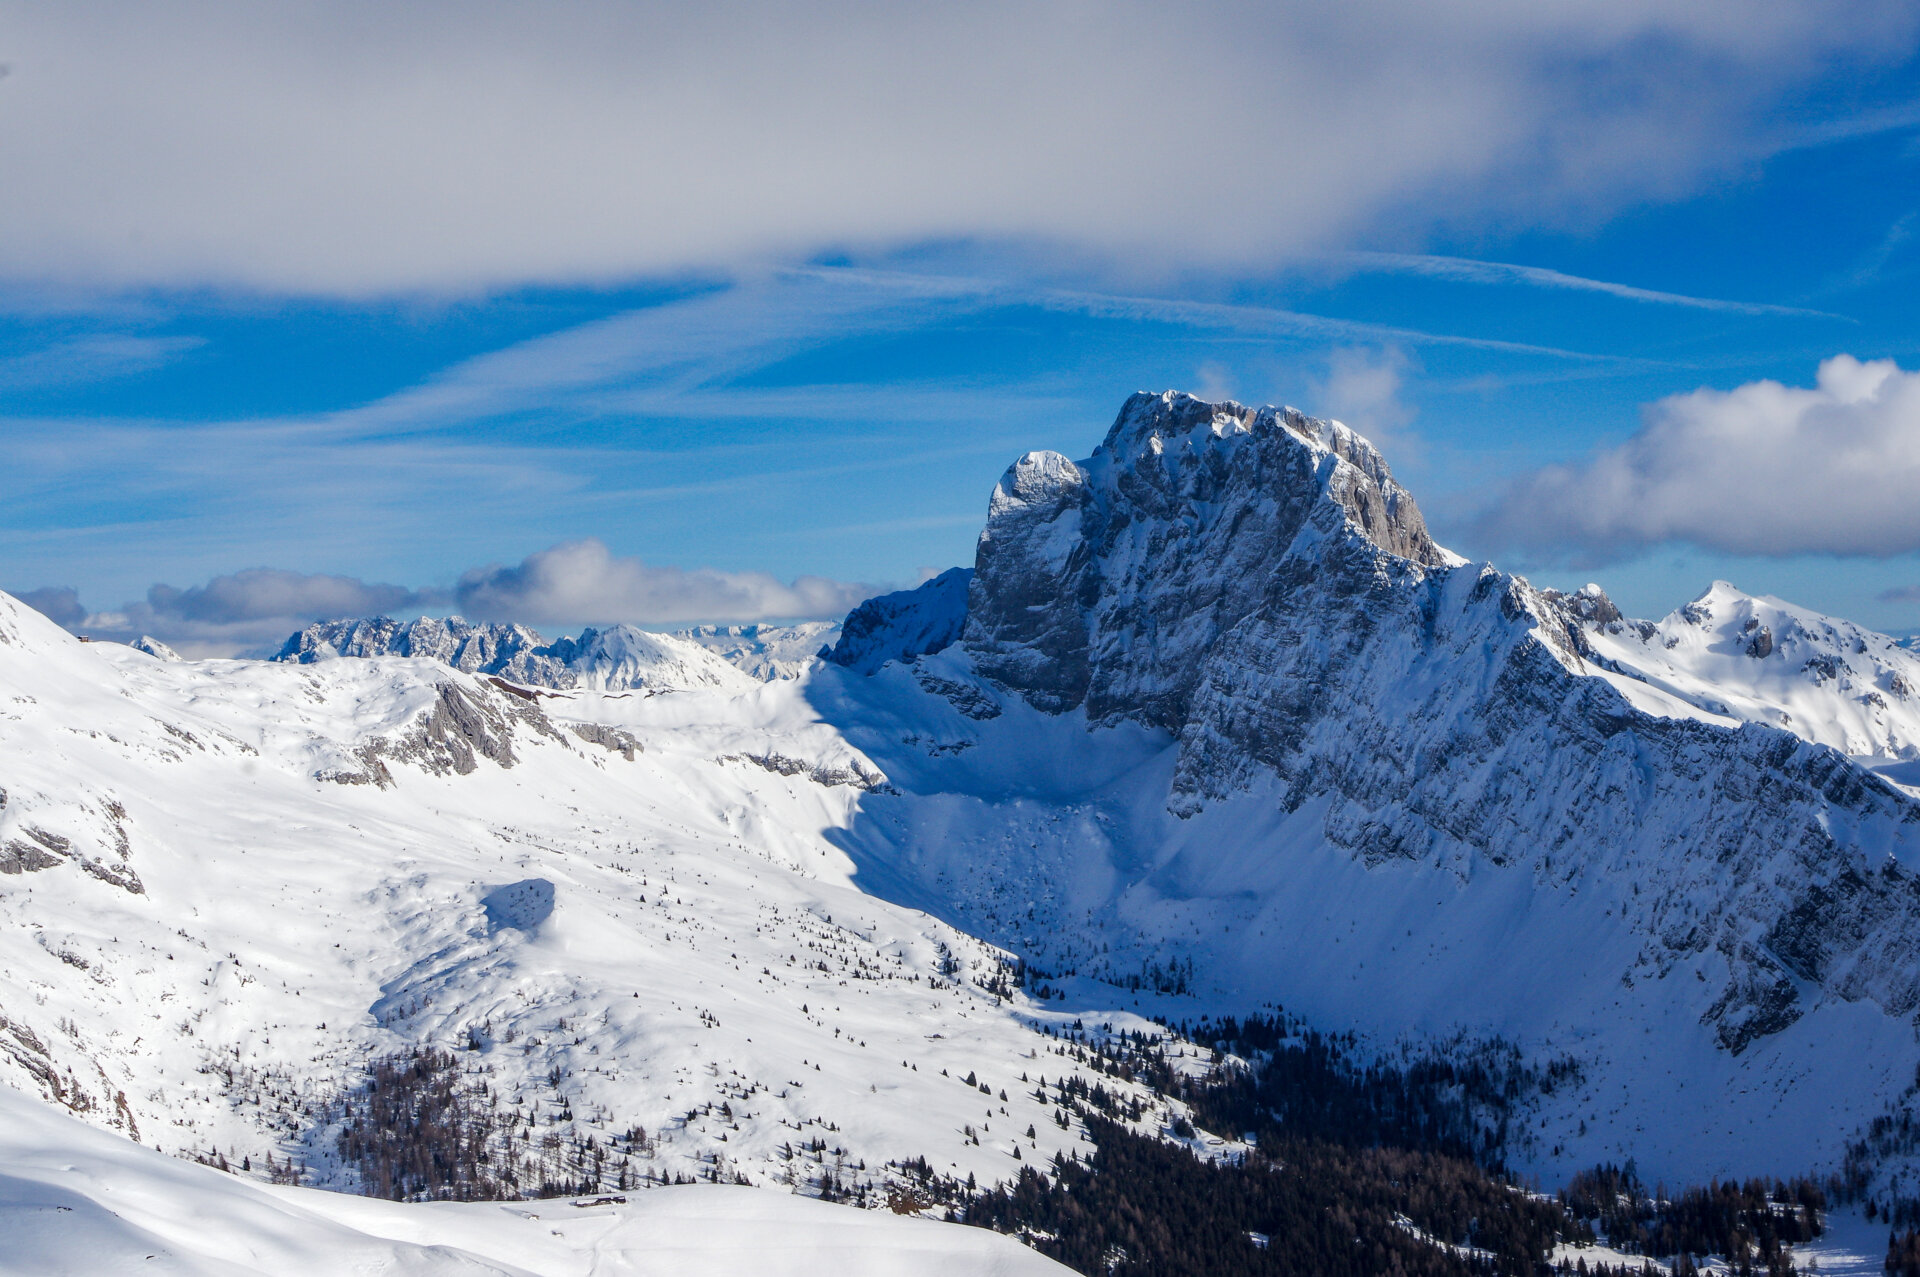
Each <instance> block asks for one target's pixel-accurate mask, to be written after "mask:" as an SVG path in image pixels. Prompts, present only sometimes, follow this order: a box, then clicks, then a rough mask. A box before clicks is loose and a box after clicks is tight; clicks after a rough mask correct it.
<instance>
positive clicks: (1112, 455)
mask: <svg viewBox="0 0 1920 1277" xmlns="http://www.w3.org/2000/svg"><path fill="white" fill-rule="evenodd" d="M1287 443H1295V444H1298V445H1304V446H1305V448H1306V449H1307V451H1308V452H1309V454H1310V455H1311V457H1312V460H1313V464H1312V465H1311V466H1310V467H1308V468H1307V469H1306V471H1305V472H1304V473H1300V474H1287V473H1284V472H1276V471H1274V470H1273V469H1271V468H1270V467H1254V468H1252V470H1251V471H1250V472H1248V473H1245V474H1243V476H1242V477H1243V479H1244V478H1248V477H1252V478H1257V479H1264V480H1266V481H1267V482H1273V481H1275V480H1279V481H1282V482H1293V483H1299V482H1306V483H1310V484H1312V485H1313V486H1315V487H1317V488H1319V489H1320V490H1321V491H1323V492H1324V493H1325V495H1326V496H1327V497H1329V498H1330V499H1331V500H1333V501H1334V502H1335V503H1336V504H1338V505H1339V506H1340V507H1341V508H1342V509H1344V510H1345V512H1346V513H1347V515H1348V517H1349V518H1350V519H1351V520H1352V522H1353V524H1354V526H1355V528H1356V530H1358V531H1359V532H1360V533H1362V534H1363V535H1364V536H1366V537H1367V538H1368V539H1370V540H1371V541H1373V542H1374V543H1375V544H1376V545H1378V546H1379V547H1380V548H1381V549H1383V550H1386V551H1387V552H1389V553H1391V554H1395V555H1398V556H1400V557H1402V558H1407V559H1412V560H1414V561H1416V562H1420V563H1425V564H1429V565H1434V566H1438V565H1441V564H1443V563H1447V562H1449V561H1453V556H1450V555H1449V554H1448V553H1447V552H1446V551H1445V550H1443V549H1441V548H1440V547H1439V546H1437V545H1435V544H1434V542H1433V539H1432V537H1431V536H1429V535H1428V533H1427V528H1426V521H1425V520H1424V519H1423V518H1422V517H1421V514H1420V510H1419V507H1418V506H1417V505H1416V504H1415V502H1414V500H1413V497H1412V495H1411V494H1410V493H1408V492H1407V491H1406V490H1405V489H1404V488H1402V487H1401V486H1400V485H1399V484H1398V483H1397V482H1396V481H1395V480H1394V478H1393V474H1392V472H1391V471H1390V470H1389V469H1388V467H1387V462H1386V458H1385V457H1383V456H1382V455H1381V453H1380V450H1379V449H1378V448H1376V447H1374V446H1373V444H1372V443H1371V442H1370V441H1369V440H1367V439H1366V438H1365V437H1364V436H1362V435H1360V434H1358V433H1356V432H1355V431H1353V430H1352V429H1350V428H1348V427H1347V426H1345V425H1343V424H1341V423H1340V422H1337V421H1328V420H1323V419H1321V418H1317V417H1309V416H1307V415H1306V414H1305V413H1302V412H1301V411H1299V410H1298V409H1296V408H1283V407H1276V406H1274V405H1271V404H1270V405H1268V406H1266V407H1263V408H1250V407H1247V406H1246V405H1244V404H1240V403H1235V402H1233V401H1232V400H1222V401H1220V402H1217V403H1216V402H1209V401H1207V400H1204V399H1199V398H1196V397H1195V396H1193V395H1189V394H1184V393H1182V392H1179V391H1172V390H1169V391H1164V392H1162V393H1160V394H1157V395H1156V394H1149V393H1146V392H1141V393H1138V394H1135V395H1134V396H1132V397H1131V398H1129V399H1128V400H1127V402H1126V403H1125V404H1124V405H1122V406H1121V409H1120V414H1119V416H1118V417H1117V418H1115V420H1114V423H1113V426H1112V427H1111V428H1110V429H1109V430H1108V431H1107V436H1106V439H1105V440H1104V441H1103V442H1102V443H1101V445H1100V447H1099V448H1098V449H1097V450H1096V451H1095V453H1094V456H1093V458H1092V460H1091V461H1090V462H1089V463H1088V464H1089V466H1101V465H1103V464H1113V465H1117V466H1119V467H1120V468H1122V469H1123V470H1128V471H1131V472H1134V473H1136V474H1138V473H1140V472H1142V471H1143V470H1144V471H1149V472H1151V471H1154V470H1162V469H1168V470H1171V471H1172V472H1174V473H1175V474H1177V473H1178V472H1179V471H1181V470H1185V469H1188V468H1191V467H1202V468H1206V469H1209V470H1212V471H1215V472H1219V471H1220V470H1222V469H1223V468H1232V467H1233V465H1234V462H1233V461H1232V460H1231V458H1233V457H1235V456H1236V455H1237V454H1238V453H1240V452H1241V451H1242V450H1243V449H1247V448H1253V449H1255V450H1269V451H1274V450H1278V451H1285V445H1286V444H1287ZM1149 481H1151V480H1149Z"/></svg>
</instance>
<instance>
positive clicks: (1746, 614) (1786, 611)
mask: <svg viewBox="0 0 1920 1277" xmlns="http://www.w3.org/2000/svg"><path fill="white" fill-rule="evenodd" d="M1593 620H1594V621H1595V622H1596V623H1595V624H1593V625H1592V626H1591V627H1590V634H1589V639H1590V641H1591V642H1592V644H1593V646H1594V649H1595V651H1596V652H1598V653H1599V655H1600V656H1601V657H1602V658H1603V660H1604V661H1605V662H1607V663H1608V664H1609V665H1611V666H1612V667H1613V668H1615V669H1617V670H1619V671H1620V672H1622V673H1626V674H1628V675H1630V676H1631V677H1633V678H1636V679H1638V680H1640V681H1642V682H1644V683H1646V684H1648V685H1649V686H1652V687H1655V688H1658V689H1659V690H1661V691H1663V692H1665V693H1667V694H1668V695H1670V696H1673V697H1676V698H1678V699H1679V700H1680V701H1682V702H1684V703H1685V705H1686V706H1690V707H1692V709H1693V710H1695V711H1698V713H1699V714H1700V715H1701V716H1704V717H1706V718H1708V719H1709V720H1716V719H1717V720H1719V721H1723V722H1724V721H1733V722H1755V723H1766V724H1769V725H1771V726H1774V727H1779V728H1783V729H1784V730H1786V731H1790V732H1792V733H1794V734H1795V735H1796V736H1800V737H1802V738H1803V739H1806V740H1810V741H1814V742H1816V743H1818V744H1822V745H1831V746H1833V747H1834V748H1835V749H1838V750H1840V751H1842V752H1843V753H1848V754H1853V755H1858V756H1868V757H1879V758H1886V759H1899V760H1911V759H1915V758H1920V655H1916V654H1915V653H1913V652H1911V651H1908V650H1907V649H1905V648H1903V647H1901V646H1900V644H1899V643H1898V642H1896V641H1895V640H1894V639H1892V638H1890V637H1889V636H1887V635H1885V634H1879V633H1876V632H1874V631H1872V630H1869V629H1866V628H1865V627H1863V626H1860V625H1856V624H1854V623H1853V622H1852V621H1846V620H1841V619H1839V618H1837V617H1831V616H1825V615H1822V614H1821V613H1819V612H1815V611H1813V610H1811V609H1809V608H1803V607H1796V606H1795V605H1794V604H1791V603H1788V602H1785V601H1784V600H1781V599H1777V598H1773V597H1770V596H1767V595H1752V594H1747V593H1745V592H1744V591H1742V590H1740V589H1738V588H1737V587H1735V586H1734V585H1732V584H1731V583H1729V582H1726V581H1715V582H1714V583H1713V584H1712V585H1711V586H1709V587H1708V588H1707V589H1706V590H1705V591H1704V592H1702V593H1701V595H1700V596H1699V597H1698V598H1696V599H1694V600H1693V601H1692V602H1690V603H1687V604H1686V605H1685V606H1683V607H1680V608H1678V609H1676V610H1674V611H1673V612H1671V613H1669V614H1668V615H1667V616H1666V617H1665V618H1663V619H1662V620H1659V621H1651V622H1650V621H1632V620H1628V619H1626V618H1623V617H1619V616H1617V615H1616V616H1615V617H1614V618H1612V619H1610V620H1604V619H1601V618H1598V617H1596V618H1593Z"/></svg>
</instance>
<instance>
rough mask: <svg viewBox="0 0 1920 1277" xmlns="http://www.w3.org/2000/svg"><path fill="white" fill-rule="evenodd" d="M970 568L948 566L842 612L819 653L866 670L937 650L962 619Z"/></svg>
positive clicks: (951, 638)
mask: <svg viewBox="0 0 1920 1277" xmlns="http://www.w3.org/2000/svg"><path fill="white" fill-rule="evenodd" d="M972 577H973V573H972V572H970V571H968V570H967V569H966V568H948V569H947V570H946V571H945V572H942V573H941V574H940V575H939V576H936V577H934V578H933V579H932V580H931V581H928V582H926V583H925V584H923V585H921V586H920V587H919V588H918V589H913V590H898V591H895V592H894V593H892V594H881V595H878V596H876V597H874V598H871V599H868V600H867V601H866V602H864V603H862V604H861V605H860V606H859V607H856V608H855V609H853V611H851V612H849V613H848V614H847V619H846V620H845V621H844V622H842V623H841V626H840V635H839V639H838V641H837V642H835V643H834V645H833V647H832V648H831V649H829V650H828V651H826V652H825V653H823V656H824V657H825V658H826V659H827V660H829V661H832V662H833V663H834V664H835V665H843V666H845V667H846V668H848V669H850V670H853V671H855V672H856V673H860V674H871V673H873V672H874V671H875V670H878V669H879V668H880V667H881V666H882V665H885V664H886V663H887V662H888V661H911V660H912V659H913V658H914V657H916V656H926V655H929V654H931V653H934V652H939V651H943V650H944V649H945V648H946V647H947V646H948V645H949V644H951V643H952V642H953V641H954V640H955V639H958V638H959V637H960V631H961V629H962V627H963V626H965V625H966V621H967V585H968V582H969V581H970V580H971V579H972Z"/></svg>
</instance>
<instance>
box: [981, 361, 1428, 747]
mask: <svg viewBox="0 0 1920 1277" xmlns="http://www.w3.org/2000/svg"><path fill="white" fill-rule="evenodd" d="M1349 524H1351V525H1353V526H1354V527H1356V528H1358V529H1361V530H1362V532H1363V533H1364V535H1363V536H1361V537H1359V538H1357V539H1349V541H1350V548H1351V550H1352V551H1353V552H1354V553H1355V554H1356V555H1357V556H1358V560H1357V561H1356V562H1355V563H1353V564H1351V565H1349V568H1350V569H1351V570H1350V571H1349V572H1348V573H1347V575H1348V576H1350V577H1354V578H1355V579H1359V580H1367V579H1370V578H1371V576H1372V575H1375V574H1385V575H1389V576H1391V575H1394V574H1401V575H1405V574H1407V573H1413V574H1415V575H1417V574H1418V573H1419V571H1420V570H1421V569H1423V568H1427V567H1436V566H1439V565H1441V564H1443V563H1445V562H1446V561H1447V559H1446V555H1445V552H1444V551H1442V550H1441V549H1440V548H1439V547H1438V546H1436V545H1435V544H1434V543H1433V539H1432V538H1431V537H1430V536H1429V535H1428V534H1427V530H1426V525H1425V522H1424V521H1423V520H1422V519H1421V517H1420V511H1419V509H1418V508H1417V507H1416V506H1415V505H1414V502H1413V499H1412V498H1411V497H1410V496H1408V495H1407V494H1406V493H1405V492H1404V491H1403V490H1402V489H1401V488H1400V487H1399V485H1397V484H1396V483H1395V482H1394V481H1393V478H1392V476H1391V475H1390V474H1389V473H1388V471H1387V467H1386V463H1385V462H1384V461H1382V460H1381V458H1380V455H1379V453H1378V452H1376V451H1375V450H1374V448H1373V446H1372V445H1371V444H1369V443H1368V442H1367V441H1366V440H1364V439H1362V438H1360V437H1359V436H1358V435H1355V434H1354V433H1353V432H1351V431H1349V430H1347V429H1346V428H1345V427H1344V426H1340V425H1337V424H1335V423H1330V422H1323V421H1315V420H1313V419H1311V418H1308V417H1304V416H1302V415H1301V414H1299V413H1297V412H1294V411H1293V410H1291V409H1277V408H1262V409H1259V410H1257V411H1256V410H1253V409H1248V408H1245V407H1242V406H1241V405H1239V404H1234V403H1222V404H1209V403H1204V402H1202V401H1200V400H1198V399H1194V398H1193V397H1191V396H1188V395H1181V394H1174V393H1171V392H1170V393H1168V394H1164V395H1157V396H1156V395H1144V394H1143V395H1135V396H1134V397H1133V398H1131V399H1129V400H1128V401H1127V403H1126V405H1125V406H1124V407H1123V408H1122V409H1121V411H1120V415H1119V417H1118V419H1117V420H1115V422H1114V424H1113V428H1112V429H1111V430H1110V431H1108V433H1107V438H1106V441H1105V442H1104V443H1102V444H1101V446H1100V447H1099V449H1097V450H1096V451H1095V453H1094V455H1093V456H1092V457H1091V458H1090V459H1089V460H1087V461H1086V462H1084V463H1075V462H1073V461H1069V460H1068V459H1067V458H1065V457H1062V456H1060V455H1059V454H1058V453H1046V452H1036V453H1029V454H1027V455H1026V456H1024V457H1022V458H1021V459H1020V460H1019V461H1018V462H1016V463H1015V464H1014V465H1013V467H1012V468H1011V469H1010V470H1008V471H1007V474H1006V477H1005V478H1003V479H1002V480H1001V481H1000V485H999V486H998V487H997V488H996V489H995V490H994V494H993V497H992V501H991V503H990V505H989V508H988V516H987V526H986V529H985V531H983V532H982V533H981V535H980V544H979V548H978V551H977V554H976V560H975V568H974V578H973V583H972V589H971V592H970V595H969V604H968V618H967V628H966V646H967V650H968V651H969V652H970V653H971V654H972V656H973V658H974V661H975V665H976V667H977V668H978V669H980V670H981V672H982V673H985V674H986V675H987V676H988V677H990V678H993V679H995V680H996V681H999V682H1001V683H1004V684H1005V685H1007V686H1009V687H1012V688H1014V689H1016V690H1018V691H1019V692H1020V693H1021V694H1022V695H1024V696H1026V697H1027V699H1028V700H1029V701H1031V702H1032V703H1033V704H1034V705H1036V706H1038V707H1040V708H1043V709H1049V710H1065V709H1071V708H1076V707H1078V706H1080V705H1082V704H1084V705H1085V706H1086V708H1087V712H1088V715H1089V716H1090V717H1092V718H1093V719H1095V720H1112V719H1118V718H1131V719H1136V720H1138V721H1142V722H1146V723H1150V724H1153V725H1156V726H1161V727H1166V728H1168V729H1170V730H1177V729H1178V727H1179V725H1180V724H1181V723H1182V722H1183V721H1184V720H1185V716H1186V710H1187V705H1188V701H1189V699H1190V698H1191V696H1192V694H1193V690H1194V688H1195V686H1196V685H1197V683H1198V677H1199V666H1200V660H1201V658H1202V657H1203V656H1204V654H1205V653H1206V651H1207V650H1208V649H1209V648H1210V647H1211V646H1212V645H1213V644H1214V643H1215V642H1216V641H1217V640H1218V639H1219V638H1220V637H1221V636H1222V635H1224V634H1226V633H1227V632H1228V631H1230V630H1231V629H1232V628H1233V627H1234V626H1235V625H1236V624H1238V623H1239V622H1240V621H1241V620H1242V619H1244V618H1246V617H1247V616H1249V615H1251V614H1253V613H1255V612H1257V611H1259V610H1260V609H1262V608H1269V607H1284V606H1286V604H1287V598H1288V594H1289V592H1290V591H1291V589H1292V588H1293V585H1294V583H1295V577H1296V575H1297V573H1296V572H1294V571H1292V570H1289V559H1290V558H1291V559H1293V560H1296V561H1298V560H1299V559H1300V556H1298V555H1295V554H1293V553H1292V552H1293V549H1294V546H1295V543H1296V542H1305V543H1307V544H1312V543H1314V542H1317V541H1322V540H1325V539H1327V538H1330V537H1334V536H1335V535H1336V534H1337V533H1339V532H1340V531H1341V530H1342V529H1343V528H1344V527H1346V526H1347V525H1349ZM1296 565H1297V563H1296ZM1364 588H1369V589H1370V588H1372V587H1371V585H1370V584H1368V585H1365V586H1364Z"/></svg>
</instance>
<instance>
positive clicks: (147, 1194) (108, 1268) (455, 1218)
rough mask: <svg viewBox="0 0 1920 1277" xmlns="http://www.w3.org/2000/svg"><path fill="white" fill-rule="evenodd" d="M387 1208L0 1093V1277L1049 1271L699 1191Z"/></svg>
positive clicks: (888, 1230)
mask: <svg viewBox="0 0 1920 1277" xmlns="http://www.w3.org/2000/svg"><path fill="white" fill-rule="evenodd" d="M620 1196H621V1197H623V1198H624V1200H612V1199H576V1200H570V1199H565V1198H562V1199H556V1200H550V1201H540V1202H510V1203H498V1204H493V1203H489V1204H469V1205H456V1204H450V1203H443V1204H436V1205H427V1206H417V1205H416V1206H401V1205H396V1204H394V1203H391V1202H382V1201H373V1200H370V1199H367V1198H361V1197H350V1196H347V1195H345V1194H341V1193H325V1192H319V1191H316V1190H313V1189H307V1188H291V1187H278V1186H273V1185H267V1184H260V1183H257V1182H255V1181H253V1180H250V1179H245V1178H242V1177H239V1176H233V1175H225V1174H222V1173H220V1172H219V1171H215V1170H211V1169H209V1168H207V1167H203V1166H196V1165H193V1164H192V1163H188V1162H181V1161H177V1160H175V1159H172V1158H168V1157H164V1156H162V1155H161V1154H159V1153H156V1152H154V1151H153V1150H152V1149H150V1148H143V1147H141V1146H139V1145H137V1144H134V1143H132V1142H130V1141H128V1140H126V1139H125V1138H122V1137H118V1136H114V1135H109V1134H107V1133H106V1132H103V1131H97V1130H92V1129H90V1128H88V1127H85V1126H83V1125H81V1124H80V1123H79V1122H77V1121H75V1120H73V1119H72V1118H70V1117H66V1116H63V1115H61V1114H59V1113H57V1112H55V1111H54V1110H53V1109H52V1108H50V1107H48V1106H46V1105H44V1104H41V1103H39V1102H37V1101H34V1100H31V1099H28V1098H27V1097H25V1096H22V1095H18V1094H16V1093H14V1092H12V1091H10V1090H7V1089H5V1088H0V1274H7V1275H8V1277H16V1275H17V1277H69V1275H70V1277H99V1275H100V1274H105V1273H164V1274H169V1275H171V1277H239V1275H241V1274H276V1275H279V1274H295V1273H297V1274H301V1275H302V1277H308V1275H311V1277H333V1275H335V1274H339V1275H340V1277H347V1275H349V1274H354V1275H358V1274H367V1273H380V1274H386V1275H388V1277H483V1275H486V1274H502V1275H507V1274H511V1275H515V1277H519V1275H523V1274H540V1275H541V1277H576V1275H577V1277H588V1275H589V1274H591V1275H593V1277H629V1275H632V1277H639V1275H641V1274H648V1275H658V1277H667V1275H669V1274H672V1275H676V1277H677V1275H678V1274H682V1273H699V1272H711V1273H753V1274H765V1275H766V1277H781V1275H784V1274H793V1275H794V1277H814V1275H815V1274H818V1273H821V1272H831V1273H834V1274H836V1275H842V1274H843V1275H844V1277H895V1275H896V1274H901V1273H936V1272H937V1273H942V1274H956V1275H960V1277H1023V1275H1026V1274H1033V1275H1034V1277H1039V1275H1041V1274H1046V1273H1064V1272H1066V1271H1067V1270H1066V1269H1063V1268H1060V1267H1059V1266H1057V1265H1056V1264H1054V1263H1053V1262H1052V1261H1051V1260H1048V1259H1045V1258H1043V1257H1041V1256H1040V1255H1038V1254H1036V1253H1035V1252H1033V1251H1031V1250H1028V1249H1027V1248H1026V1247H1024V1246H1021V1245H1020V1244H1019V1243H1017V1242H1015V1241H1013V1240H1012V1239H1010V1238H1005V1237H1001V1236H999V1235H998V1234H996V1233H991V1232H987V1231H986V1230H984V1229H975V1228H962V1227H958V1226H955V1225H950V1224H941V1223H936V1222H933V1221H930V1220H921V1219H908V1218H901V1217H899V1216H896V1215H893V1214H890V1213H888V1212H886V1211H861V1210H855V1209H853V1208H851V1207H846V1206H831V1205H827V1204H824V1203H821V1202H816V1201H812V1200H810V1199H807V1198H803V1197H794V1196H789V1195H787V1194H784V1193H769V1192H764V1191H756V1190H753V1189H748V1188H732V1187H723V1186H716V1185H690V1186H686V1187H680V1188H663V1189H657V1190H655V1191H653V1192H649V1193H642V1194H633V1195H620Z"/></svg>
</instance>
